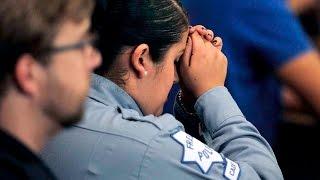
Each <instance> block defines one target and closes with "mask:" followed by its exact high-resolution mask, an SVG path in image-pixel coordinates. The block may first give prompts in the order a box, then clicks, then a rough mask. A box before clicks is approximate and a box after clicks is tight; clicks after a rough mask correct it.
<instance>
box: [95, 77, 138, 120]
mask: <svg viewBox="0 0 320 180" xmlns="http://www.w3.org/2000/svg"><path fill="white" fill-rule="evenodd" d="M89 98H91V99H94V100H96V101H99V102H101V103H103V104H105V105H111V106H118V107H121V108H125V109H133V110H135V111H137V112H138V113H139V114H140V115H141V116H142V115H143V113H142V111H141V109H140V108H139V106H138V105H137V103H136V102H135V101H134V99H133V98H132V97H131V96H130V95H129V94H128V93H127V92H126V91H124V90H123V89H122V88H121V87H119V86H118V85H117V84H115V83H113V82H112V81H110V80H108V79H107V78H104V77H102V76H99V75H97V74H92V75H91V88H90V92H89Z"/></svg>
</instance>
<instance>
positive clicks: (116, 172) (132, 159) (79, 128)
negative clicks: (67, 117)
mask: <svg viewBox="0 0 320 180" xmlns="http://www.w3.org/2000/svg"><path fill="white" fill-rule="evenodd" d="M155 96H156V95H155ZM175 108H176V110H175V112H176V117H178V118H185V119H193V118H194V117H193V116H190V115H189V114H187V113H185V112H184V111H183V110H181V106H179V104H176V107H175ZM195 110H196V113H197V114H198V117H199V119H200V121H201V123H202V125H203V128H202V135H203V137H204V139H205V141H206V143H205V144H204V143H202V142H200V141H199V140H197V139H195V138H193V137H192V136H190V135H188V134H186V133H185V132H184V127H183V125H182V124H181V123H180V122H179V121H178V120H176V119H175V117H174V116H172V115H169V114H165V115H162V116H159V117H155V116H153V115H147V116H145V115H143V114H142V112H141V110H140V109H139V107H138V105H137V104H136V102H135V101H134V100H133V99H132V98H131V97H130V96H129V95H128V94H127V93H126V92H125V91H124V90H122V89H121V88H120V87H118V86H117V85H116V84H114V83H112V82H111V81H109V80H107V79H105V78H103V77H101V76H98V75H93V76H92V85H91V90H90V94H89V97H88V100H87V103H86V111H85V117H84V119H83V121H82V122H81V123H80V124H78V125H76V126H74V127H72V128H70V129H67V130H65V131H63V132H62V133H61V134H59V135H58V136H57V137H56V138H54V139H53V140H52V141H51V142H50V143H49V144H48V146H47V147H46V149H45V150H44V152H43V153H42V157H43V159H44V160H45V161H46V162H47V163H48V165H49V167H50V168H51V169H52V170H53V172H54V173H55V174H56V175H57V177H58V178H59V179H77V180H79V179H232V180H233V179H272V180H275V179H283V177H282V173H281V170H280V168H279V166H278V164H277V161H276V158H275V156H274V154H273V152H272V149H271V148H270V146H269V145H268V143H267V142H266V141H265V140H264V139H263V138H262V137H261V135H260V134H259V132H258V131H257V129H256V128H255V127H254V126H253V125H252V124H250V123H249V122H248V121H247V120H246V119H245V118H244V116H243V115H242V113H241V111H240V110H239V108H238V107H237V105H236V103H235V102H234V101H233V99H232V97H231V95H230V94H229V92H228V90H227V89H226V88H225V87H216V88H214V89H211V90H209V91H208V92H206V93H205V94H204V95H202V96H201V97H200V98H199V99H198V100H197V102H196V104H195ZM194 120H195V121H196V119H194Z"/></svg>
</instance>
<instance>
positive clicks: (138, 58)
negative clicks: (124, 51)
mask: <svg viewBox="0 0 320 180" xmlns="http://www.w3.org/2000/svg"><path fill="white" fill-rule="evenodd" d="M130 63H131V66H132V67H133V69H134V71H135V72H136V73H137V74H136V75H137V77H138V78H143V77H145V76H147V75H148V70H150V67H151V65H152V60H151V56H150V51H149V46H148V45H147V44H140V45H139V46H137V47H136V48H135V49H134V51H133V53H132V54H131V58H130Z"/></svg>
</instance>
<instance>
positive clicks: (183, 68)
mask: <svg viewBox="0 0 320 180" xmlns="http://www.w3.org/2000/svg"><path fill="white" fill-rule="evenodd" d="M222 45H223V43H222V39H221V38H219V37H214V33H213V32H212V31H211V30H207V29H205V28H204V27H203V26H200V25H198V26H195V27H191V28H190V33H189V37H188V41H187V46H186V50H185V52H184V54H183V55H182V57H181V60H180V63H179V66H178V67H177V68H178V75H179V80H180V81H179V83H180V86H181V89H182V92H183V93H182V94H183V95H186V94H188V96H189V97H190V96H192V97H193V100H195V99H196V98H198V97H200V96H201V95H202V94H204V93H205V92H207V91H208V90H210V89H211V88H214V87H217V86H223V85H224V82H225V78H226V73H227V58H226V56H225V55H224V54H223V53H222V52H221V49H222Z"/></svg>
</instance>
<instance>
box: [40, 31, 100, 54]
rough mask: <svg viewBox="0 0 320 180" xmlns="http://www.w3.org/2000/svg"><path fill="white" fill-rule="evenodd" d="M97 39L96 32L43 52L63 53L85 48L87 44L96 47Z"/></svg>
mask: <svg viewBox="0 0 320 180" xmlns="http://www.w3.org/2000/svg"><path fill="white" fill-rule="evenodd" d="M97 39H98V38H97V36H96V35H95V34H92V35H90V36H89V37H88V38H86V39H84V40H81V41H79V42H77V43H74V44H69V45H64V46H60V47H51V48H48V49H46V50H44V51H42V52H41V54H42V55H44V54H46V55H48V54H49V55H52V54H56V53H62V52H66V51H71V50H77V49H84V48H85V47H87V46H90V47H92V48H94V49H95V47H96V42H97Z"/></svg>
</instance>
